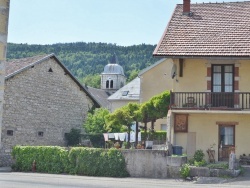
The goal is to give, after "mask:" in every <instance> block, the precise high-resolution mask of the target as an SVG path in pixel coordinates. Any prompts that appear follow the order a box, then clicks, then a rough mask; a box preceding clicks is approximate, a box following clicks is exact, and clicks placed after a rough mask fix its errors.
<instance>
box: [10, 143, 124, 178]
mask: <svg viewBox="0 0 250 188" xmlns="http://www.w3.org/2000/svg"><path fill="white" fill-rule="evenodd" d="M12 156H13V158H14V159H15V164H14V165H13V169H14V170H16V171H25V172H28V171H31V170H32V163H33V161H34V160H35V161H36V171H37V172H46V173H56V174H58V173H70V174H78V175H89V176H107V177H127V176H129V174H128V172H127V170H126V162H125V158H124V157H123V155H122V153H121V152H120V151H119V150H117V149H114V148H113V149H110V150H104V149H96V148H83V147H77V148H72V149H71V150H70V151H68V150H66V149H64V148H62V147H55V146H15V147H14V148H13V151H12Z"/></svg>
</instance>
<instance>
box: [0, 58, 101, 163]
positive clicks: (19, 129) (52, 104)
mask: <svg viewBox="0 0 250 188" xmlns="http://www.w3.org/2000/svg"><path fill="white" fill-rule="evenodd" d="M93 105H95V106H96V107H99V106H100V105H99V103H97V102H96V100H95V99H94V98H93V97H92V95H91V94H90V93H89V92H88V90H86V88H85V87H84V86H82V85H81V84H80V83H79V82H78V81H77V79H76V78H75V77H74V76H73V75H72V74H71V73H70V71H69V70H68V69H67V68H66V67H65V66H64V65H63V64H62V63H61V62H60V61H59V60H58V59H57V58H56V57H55V55H53V54H51V55H40V56H35V57H31V58H25V59H18V60H13V61H10V62H7V63H6V76H5V93H4V106H3V126H2V139H1V142H2V147H1V150H0V162H1V163H2V165H6V164H8V163H9V162H10V161H9V159H10V152H11V148H12V147H13V146H15V145H54V146H64V145H65V144H66V142H65V138H64V136H65V133H68V132H69V131H70V130H71V128H81V127H82V124H83V122H84V120H85V118H86V116H87V112H88V110H89V109H90V108H91V107H92V106H93ZM0 165H1V164H0Z"/></svg>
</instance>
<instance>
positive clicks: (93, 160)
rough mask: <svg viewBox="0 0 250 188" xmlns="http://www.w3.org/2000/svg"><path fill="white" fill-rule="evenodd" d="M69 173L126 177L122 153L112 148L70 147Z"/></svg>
mask: <svg viewBox="0 0 250 188" xmlns="http://www.w3.org/2000/svg"><path fill="white" fill-rule="evenodd" d="M69 161H70V165H71V169H70V173H73V174H80V175H88V176H107V177H127V176H128V175H129V174H128V172H127V170H126V162H125V158H124V157H123V155H122V153H121V152H120V151H119V150H117V149H114V148H111V149H109V150H104V149H98V148H72V149H71V150H70V152H69Z"/></svg>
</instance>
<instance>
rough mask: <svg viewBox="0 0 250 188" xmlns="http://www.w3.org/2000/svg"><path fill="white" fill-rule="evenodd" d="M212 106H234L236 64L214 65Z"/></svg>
mask: <svg viewBox="0 0 250 188" xmlns="http://www.w3.org/2000/svg"><path fill="white" fill-rule="evenodd" d="M212 92H213V94H212V106H214V107H220V106H222V107H225V106H226V107H234V94H233V92H234V66H233V65H213V66H212Z"/></svg>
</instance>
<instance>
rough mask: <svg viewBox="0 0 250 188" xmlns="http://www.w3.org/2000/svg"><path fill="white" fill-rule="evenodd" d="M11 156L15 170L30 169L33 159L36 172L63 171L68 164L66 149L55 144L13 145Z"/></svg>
mask: <svg viewBox="0 0 250 188" xmlns="http://www.w3.org/2000/svg"><path fill="white" fill-rule="evenodd" d="M12 156H13V158H14V159H15V164H14V166H13V169H14V170H17V171H24V172H28V171H31V170H32V164H33V162H34V161H35V162H36V171H37V172H47V173H63V172H65V168H66V167H67V165H68V157H67V156H68V151H66V150H64V149H63V148H61V147H55V146H37V147H31V146H15V147H14V148H13V151H12Z"/></svg>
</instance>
